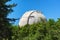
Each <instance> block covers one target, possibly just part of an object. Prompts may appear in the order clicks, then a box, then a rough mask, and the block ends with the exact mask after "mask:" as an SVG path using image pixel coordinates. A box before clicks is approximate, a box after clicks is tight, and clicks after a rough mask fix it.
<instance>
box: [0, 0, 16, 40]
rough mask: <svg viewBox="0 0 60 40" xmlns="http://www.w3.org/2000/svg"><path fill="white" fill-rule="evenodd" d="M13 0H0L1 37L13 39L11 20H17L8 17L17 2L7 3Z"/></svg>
mask: <svg viewBox="0 0 60 40" xmlns="http://www.w3.org/2000/svg"><path fill="white" fill-rule="evenodd" d="M8 1H11V0H0V39H1V40H2V39H3V38H5V39H6V38H8V39H9V40H11V36H12V31H11V27H10V26H11V22H12V21H15V19H14V18H8V17H7V16H8V14H10V13H11V12H13V10H12V7H15V6H16V4H11V5H7V4H6V3H7V2H8Z"/></svg>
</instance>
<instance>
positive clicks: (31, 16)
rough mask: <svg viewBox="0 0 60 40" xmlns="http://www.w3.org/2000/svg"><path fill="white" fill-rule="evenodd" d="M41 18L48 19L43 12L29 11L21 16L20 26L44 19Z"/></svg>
mask: <svg viewBox="0 0 60 40" xmlns="http://www.w3.org/2000/svg"><path fill="white" fill-rule="evenodd" d="M41 19H42V20H45V21H46V18H45V16H44V15H43V14H42V13H41V12H39V11H36V10H32V11H27V12H25V13H24V14H23V16H22V17H21V18H20V20H19V26H20V27H21V26H24V25H26V24H33V23H37V22H41V21H42V20H41Z"/></svg>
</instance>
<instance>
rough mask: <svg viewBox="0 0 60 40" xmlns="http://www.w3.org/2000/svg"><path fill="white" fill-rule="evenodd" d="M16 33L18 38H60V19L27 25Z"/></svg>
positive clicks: (26, 39)
mask: <svg viewBox="0 0 60 40" xmlns="http://www.w3.org/2000/svg"><path fill="white" fill-rule="evenodd" d="M15 30H16V29H15ZM17 30H18V28H17ZM14 32H15V31H14ZM16 35H17V36H16ZM16 35H15V37H16V40H17V39H18V40H60V19H58V20H57V21H54V20H53V19H49V20H48V21H47V22H45V23H44V22H41V23H40V22H39V23H36V24H32V25H25V26H24V27H21V28H20V29H19V31H17V34H16Z"/></svg>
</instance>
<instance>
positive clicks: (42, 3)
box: [8, 0, 60, 25]
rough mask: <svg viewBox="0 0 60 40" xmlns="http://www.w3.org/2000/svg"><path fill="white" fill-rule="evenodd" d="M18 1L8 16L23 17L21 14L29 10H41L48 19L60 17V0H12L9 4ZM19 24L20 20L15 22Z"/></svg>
mask: <svg viewBox="0 0 60 40" xmlns="http://www.w3.org/2000/svg"><path fill="white" fill-rule="evenodd" d="M12 3H16V4H17V6H16V7H14V8H13V10H14V12H12V13H11V14H10V15H9V16H8V17H10V18H21V16H22V15H23V14H24V13H25V12H26V11H29V10H39V11H42V13H43V14H44V15H45V16H46V18H47V19H49V18H53V19H55V20H56V19H57V18H60V0H12V1H11V2H9V3H8V4H12ZM15 24H17V25H18V21H16V22H15Z"/></svg>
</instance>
